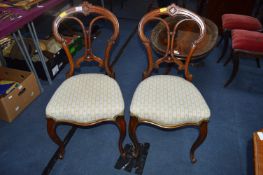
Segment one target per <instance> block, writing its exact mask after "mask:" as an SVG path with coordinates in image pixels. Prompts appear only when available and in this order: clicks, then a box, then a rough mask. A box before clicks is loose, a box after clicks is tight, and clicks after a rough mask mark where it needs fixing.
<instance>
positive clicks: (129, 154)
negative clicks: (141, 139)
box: [114, 143, 150, 175]
mask: <svg viewBox="0 0 263 175" xmlns="http://www.w3.org/2000/svg"><path fill="white" fill-rule="evenodd" d="M149 148H150V144H149V143H144V144H140V151H139V155H138V157H137V158H135V157H134V156H133V151H134V148H133V146H132V145H131V144H126V145H125V147H124V151H125V154H126V158H125V159H123V158H122V157H121V156H120V157H119V159H118V160H117V162H116V164H115V166H114V168H116V169H119V170H120V169H123V170H125V171H127V172H130V173H131V172H132V170H133V169H135V170H134V172H135V174H137V175H142V174H143V169H144V165H145V162H146V159H147V155H148V151H149Z"/></svg>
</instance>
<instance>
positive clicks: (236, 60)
mask: <svg viewBox="0 0 263 175" xmlns="http://www.w3.org/2000/svg"><path fill="white" fill-rule="evenodd" d="M238 67H239V56H238V55H237V54H234V57H233V70H232V73H231V75H230V77H229V79H228V80H227V82H226V83H225V85H224V87H227V86H228V85H229V84H230V83H231V82H232V81H233V80H234V78H235V77H236V75H237V72H238Z"/></svg>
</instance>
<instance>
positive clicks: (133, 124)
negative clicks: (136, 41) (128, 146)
mask: <svg viewBox="0 0 263 175" xmlns="http://www.w3.org/2000/svg"><path fill="white" fill-rule="evenodd" d="M166 16H169V18H170V19H171V20H170V21H174V22H175V24H174V25H170V24H169V23H168V21H166V20H165V19H166V18H165V17H166ZM177 17H179V18H177ZM178 19H179V20H178ZM153 20H157V21H159V23H158V25H162V26H163V27H164V28H165V30H164V31H166V32H164V33H163V34H164V35H165V33H166V38H167V40H164V41H162V42H164V43H165V44H166V49H165V53H164V54H162V55H158V57H157V58H153V53H152V46H154V44H153V40H150V39H149V38H148V37H147V36H148V35H147V34H146V32H147V31H149V30H144V29H145V26H146V25H147V24H148V23H149V22H151V21H153ZM188 22H194V23H195V24H197V26H198V27H199V35H198V36H197V37H192V38H191V39H192V42H191V43H188V44H187V43H185V44H181V43H180V42H179V43H178V42H175V41H177V40H178V38H179V36H180V35H179V33H180V31H182V30H183V31H184V30H186V31H192V27H191V25H188V24H189V23H188ZM182 24H185V25H182ZM152 32H153V31H152ZM192 32H195V33H196V32H197V33H198V31H192ZM138 34H139V37H140V39H141V41H142V43H143V45H144V46H145V49H146V52H147V60H148V65H147V68H146V70H145V71H144V72H143V78H144V80H143V81H142V82H141V83H140V84H139V85H138V87H137V89H136V91H135V93H134V96H133V99H132V102H131V106H130V115H131V116H130V121H129V136H130V138H131V140H132V143H133V146H134V149H133V155H134V156H135V157H138V156H140V155H141V150H140V149H141V146H140V144H139V141H138V139H137V133H136V129H137V127H138V126H139V125H140V124H144V123H147V124H151V125H155V126H158V127H160V128H163V129H176V128H179V127H185V126H197V127H198V129H199V135H198V138H197V139H196V140H195V142H194V143H193V145H192V147H191V149H190V159H191V161H192V163H195V162H196V158H195V150H196V149H197V148H198V147H199V146H200V145H201V144H202V143H203V141H204V140H205V138H206V136H207V128H208V121H209V118H210V110H209V108H208V106H207V104H206V102H205V100H204V98H203V97H202V95H201V93H200V92H199V91H198V90H197V88H196V87H195V86H194V85H193V84H192V83H191V81H192V75H191V74H190V72H189V68H188V67H189V63H190V61H191V58H192V55H193V53H194V52H195V51H196V50H197V49H198V46H200V45H199V44H200V42H201V41H202V40H203V38H204V37H205V35H206V26H205V23H204V21H203V20H202V18H200V17H199V16H198V15H196V14H195V13H193V12H191V11H189V10H187V9H184V8H181V7H178V6H176V5H175V4H171V5H169V6H168V7H163V8H160V9H155V10H153V11H151V12H148V13H147V14H145V15H144V16H143V18H142V19H141V21H140V23H139V26H138ZM155 34H156V33H154V35H155ZM152 35H153V33H152ZM156 35H161V33H159V34H158V33H157V34H156ZM180 37H182V38H184V37H188V36H187V35H185V34H183V32H182V35H181V36H180ZM166 38H165V39H166ZM153 48H154V47H153ZM155 49H156V48H155ZM175 51H176V52H175ZM182 51H187V54H186V55H187V56H186V57H185V58H183V59H182V58H181V57H180V53H182ZM157 52H158V49H157ZM159 56H160V57H159ZM162 63H168V64H169V63H171V64H175V65H177V70H178V71H184V77H185V79H183V78H181V77H176V76H171V75H155V76H152V77H150V76H151V74H152V72H153V70H154V69H158V68H159V67H160V64H162ZM169 72H170V69H169V68H168V70H167V71H166V73H167V74H168V73H169Z"/></svg>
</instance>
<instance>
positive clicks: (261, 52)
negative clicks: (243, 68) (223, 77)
mask: <svg viewBox="0 0 263 175" xmlns="http://www.w3.org/2000/svg"><path fill="white" fill-rule="evenodd" d="M244 55H245V56H250V57H254V58H256V59H257V60H259V59H260V58H262V56H263V33H260V32H255V31H248V30H238V29H236V30H232V51H231V57H230V58H231V60H232V61H233V70H232V73H231V75H230V77H229V79H228V80H227V81H226V83H225V85H224V86H225V87H227V86H228V85H229V84H230V83H231V82H232V81H233V80H234V78H235V77H236V75H237V72H238V69H239V59H240V57H241V56H244Z"/></svg>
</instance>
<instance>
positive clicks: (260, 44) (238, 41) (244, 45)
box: [232, 30, 263, 52]
mask: <svg viewBox="0 0 263 175" xmlns="http://www.w3.org/2000/svg"><path fill="white" fill-rule="evenodd" d="M232 48H233V49H240V50H247V51H252V52H263V33H260V32H255V31H247V30H232Z"/></svg>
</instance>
